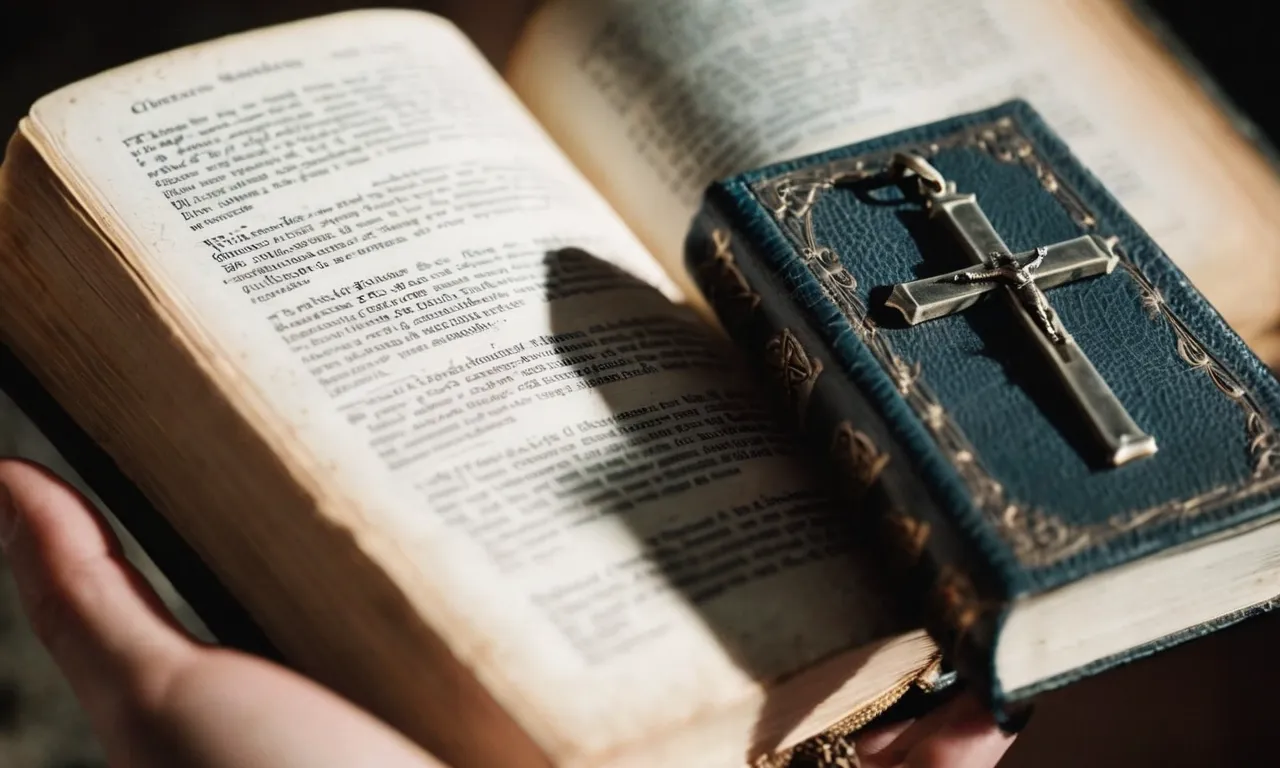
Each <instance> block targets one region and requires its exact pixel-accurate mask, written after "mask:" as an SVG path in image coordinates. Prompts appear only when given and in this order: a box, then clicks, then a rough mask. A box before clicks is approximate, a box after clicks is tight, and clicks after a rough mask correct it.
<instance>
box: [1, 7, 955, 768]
mask: <svg viewBox="0 0 1280 768" xmlns="http://www.w3.org/2000/svg"><path fill="white" fill-rule="evenodd" d="M25 130H26V131H27V133H28V134H29V135H30V137H31V139H32V141H33V142H34V143H35V144H36V145H37V146H38V147H41V148H42V152H43V153H44V154H45V156H46V157H47V158H49V159H50V161H51V162H52V163H53V164H54V166H55V169H56V170H57V171H58V172H59V173H60V174H61V175H63V176H64V178H65V179H66V180H67V181H68V184H69V185H70V187H71V188H72V189H73V191H75V192H76V194H77V196H78V197H79V200H80V203H81V204H82V205H83V206H84V207H85V209H86V210H87V211H88V213H89V215H90V216H91V217H92V218H93V219H94V220H95V223H96V224H97V225H98V226H99V227H101V228H102V230H103V231H104V232H105V233H107V235H108V236H109V237H110V238H111V239H112V240H113V241H114V242H116V243H117V244H118V245H119V246H120V248H121V250H122V252H123V256H124V258H125V259H127V260H128V262H129V267H130V268H131V269H133V270H136V272H137V273H139V274H140V275H141V276H142V278H143V280H144V281H145V283H146V285H147V287H148V288H149V289H150V290H152V291H154V292H155V293H156V295H157V296H158V297H159V299H160V300H162V301H163V302H165V303H166V304H167V305H168V306H170V307H171V308H172V310H173V312H174V314H175V316H176V318H177V322H179V323H180V324H181V325H182V328H183V330H184V332H185V333H187V334H190V335H191V336H192V337H194V338H196V339H198V341H199V345H200V347H201V348H203V349H204V350H206V354H207V355H208V356H209V357H210V360H211V361H212V363H211V364H213V365H215V366H217V367H218V368H219V369H221V370H222V371H223V372H224V373H225V374H226V375H227V376H228V377H232V378H234V379H236V380H238V381H241V382H242V386H243V389H244V392H245V393H246V396H247V397H250V398H251V399H252V400H253V402H255V403H259V404H260V411H261V418H262V419H263V420H264V425H267V426H269V428H271V429H275V430H283V431H285V433H287V434H289V435H291V436H292V437H293V440H292V445H293V450H296V451H297V452H298V454H299V456H302V457H304V458H305V461H300V462H299V464H300V465H304V466H313V467H320V468H323V470H322V471H323V474H324V476H323V478H321V481H322V482H324V483H326V484H328V485H329V486H331V487H333V488H335V489H337V492H338V493H340V494H342V495H344V496H346V497H348V498H350V499H358V500H359V503H358V504H356V503H353V504H352V508H351V510H350V515H349V516H344V518H343V519H341V520H338V521H336V522H337V523H338V524H340V525H343V526H346V527H348V528H349V529H350V530H351V532H352V534H353V535H354V536H355V537H356V538H357V540H360V541H368V542H373V541H376V542H378V543H379V546H390V547H393V548H395V549H396V550H398V551H399V552H401V553H403V554H404V555H405V556H406V557H407V558H408V560H409V561H411V562H412V563H413V564H414V565H415V568H416V570H417V573H416V575H412V576H410V577H406V576H404V575H403V574H393V575H395V576H396V578H400V579H406V578H408V579H409V580H413V581H415V583H416V582H423V583H425V584H427V588H426V589H420V588H414V589H408V588H406V591H407V592H410V593H411V594H412V595H413V596H414V598H415V600H416V601H417V605H416V608H417V609H418V610H420V611H422V613H423V614H424V615H426V616H427V617H428V618H429V620H430V621H431V622H432V624H433V625H435V626H436V627H438V628H439V630H440V633H441V634H442V636H443V637H444V639H445V640H446V642H447V643H448V644H449V645H450V647H451V649H452V651H453V652H454V654H455V655H457V656H458V657H459V658H460V659H461V660H462V661H463V662H464V663H466V664H469V665H471V666H472V667H473V668H474V670H475V672H476V674H477V675H478V677H479V678H480V680H481V681H482V682H483V683H484V684H485V685H486V687H488V688H489V689H490V690H491V691H493V693H494V695H495V696H496V697H497V698H498V700H499V702H500V703H501V704H503V705H504V706H505V707H506V708H507V709H508V710H509V711H510V712H511V714H512V715H513V716H514V717H515V718H516V719H517V720H519V721H520V722H521V724H522V725H523V726H524V728H525V729H526V730H527V731H528V732H529V733H531V734H532V735H533V736H534V738H535V739H536V740H537V741H538V742H539V744H541V745H542V746H543V747H544V748H545V749H547V751H548V752H549V754H550V755H551V756H552V757H553V758H554V759H564V760H568V759H570V758H571V757H572V758H581V757H582V756H584V755H595V756H599V755H603V754H606V753H610V752H611V751H619V750H623V749H625V748H626V747H628V745H635V744H637V743H639V742H640V741H641V740H646V741H647V742H650V743H653V744H658V742H660V740H661V737H663V736H665V737H668V738H670V739H672V740H673V744H675V743H676V742H679V741H680V740H684V742H681V743H686V745H687V744H692V743H694V741H696V740H697V739H698V738H699V737H698V734H699V733H705V734H711V736H712V738H713V740H714V743H716V744H718V745H722V746H723V747H724V748H726V749H730V750H736V752H735V753H734V754H733V756H735V757H738V758H740V757H741V756H742V755H743V754H744V747H743V745H744V744H746V743H750V742H751V741H752V740H753V739H754V740H759V739H762V738H764V739H766V740H773V741H774V742H779V741H783V740H786V739H791V740H794V738H795V735H794V734H791V731H792V730H794V729H795V728H797V727H798V725H797V723H798V721H799V720H800V719H802V717H801V716H802V715H804V714H805V713H800V714H797V715H795V716H790V715H787V713H779V712H777V711H772V712H770V711H768V707H769V702H768V699H767V694H766V691H765V690H764V688H763V683H764V682H767V681H771V680H774V679H776V678H778V677H780V676H783V675H786V674H788V673H791V672H794V671H796V670H798V669H800V668H802V667H805V666H806V665H809V664H811V663H813V662H815V661H818V660H820V659H824V658H829V657H831V655H832V654H833V653H835V652H837V651H841V650H843V649H848V648H853V647H858V646H865V645H866V644H867V643H870V642H871V641H873V640H877V639H888V638H893V637H895V636H898V635H897V633H899V631H900V628H899V627H898V626H897V625H896V624H895V623H894V622H893V620H891V619H890V618H889V616H890V612H889V611H887V610H886V609H885V608H884V607H883V606H882V605H881V604H880V598H879V597H878V596H877V595H878V594H880V593H878V592H876V591H874V590H872V589H871V588H870V586H869V580H868V577H867V576H866V575H865V574H864V572H863V571H862V569H861V567H860V566H859V565H858V564H857V562H856V561H855V558H854V557H853V556H852V554H851V550H850V548H849V547H848V546H846V545H845V544H844V543H843V542H841V539H840V537H841V536H842V535H843V531H842V530H834V529H833V527H832V526H833V521H835V520H837V519H838V518H837V516H834V515H831V514H829V513H828V511H827V509H826V507H825V505H824V501H823V497H822V496H821V494H820V493H819V492H818V491H817V490H816V488H815V486H814V485H813V484H812V483H811V481H810V479H809V477H808V476H807V474H806V473H805V472H804V471H803V470H802V468H801V466H800V464H799V462H798V461H796V460H795V458H794V457H793V448H792V446H791V445H790V443H789V442H788V440H787V438H786V437H785V436H783V435H781V434H778V433H777V432H776V430H775V427H774V424H775V420H774V417H773V414H771V413H770V412H769V411H768V410H767V409H766V408H765V407H763V406H762V405H761V403H760V402H759V401H758V400H757V398H756V396H755V392H754V389H753V388H752V387H750V386H749V385H744V377H743V376H742V375H741V374H740V372H739V371H738V370H737V368H736V363H735V362H734V360H733V359H732V358H731V357H730V356H729V355H728V353H727V352H726V349H725V347H724V344H725V342H724V341H722V340H721V339H720V338H719V337H718V336H716V335H714V334H713V333H712V332H711V331H710V330H709V328H708V327H706V326H704V325H703V324H702V323H701V322H700V321H699V319H698V318H697V317H696V316H695V315H694V313H693V311H692V310H690V309H689V308H688V307H685V306H682V305H681V304H680V303H679V299H680V298H681V297H680V291H679V289H678V288H677V287H676V286H674V285H673V284H672V281H671V280H670V279H669V278H668V277H666V276H665V275H664V274H663V272H662V270H661V269H660V268H659V266H658V264H657V263H656V262H655V261H654V260H653V259H652V258H651V257H650V256H649V255H648V254H647V252H646V251H645V249H644V248H643V247H642V246H641V245H640V243H639V242H638V241H637V240H636V239H635V238H634V237H633V236H632V235H631V234H630V232H629V230H628V229H627V228H626V227H625V225H623V224H622V222H621V221H620V220H619V218H618V217H617V216H616V215H615V214H614V212H613V211H612V210H611V208H610V207H609V205H608V204H606V203H605V202H604V200H603V199H602V198H601V197H600V196H599V195H598V194H597V193H596V192H595V191H594V190H593V189H592V188H591V187H590V185H589V184H588V183H587V182H586V181H585V180H584V179H583V177H582V176H581V175H580V174H579V173H578V172H577V171H576V170H575V169H574V167H573V166H572V165H571V164H570V163H569V162H568V160H567V159H566V158H564V156H563V155H561V154H560V152H559V151H558V150H557V149H556V148H555V146H554V144H553V143H552V142H551V141H550V140H549V139H548V138H547V137H546V136H545V135H544V134H543V133H542V131H541V130H540V129H539V128H538V126H537V124H536V123H535V122H534V121H533V120H532V119H531V118H530V117H529V116H528V114H527V113H526V112H525V111H524V109H523V108H522V106H521V105H520V104H519V102H518V101H517V100H516V99H515V97H514V96H513V95H512V94H510V92H509V91H508V90H507V89H506V87H505V85H504V84H503V83H502V82H501V80H500V79H499V78H498V77H497V75H496V73H494V72H493V71H492V70H491V69H489V68H488V66H487V65H486V64H484V62H483V60H482V59H481V58H480V57H479V55H478V54H477V53H476V52H475V51H474V50H473V49H472V48H471V47H470V46H469V44H468V43H467V42H466V40H465V39H464V38H463V37H462V36H461V35H460V34H459V33H458V32H457V31H456V30H455V29H453V28H452V27H451V26H449V25H448V24H446V23H444V22H441V21H439V20H437V19H435V18H433V17H430V16H427V15H423V14H417V13H408V12H392V11H380V12H359V13H352V14H345V15H342V16H338V17H327V18H322V19H318V20H314V21H309V22H302V23H299V24H295V25H290V26H287V27H281V28H274V29H270V30H265V31H260V32H255V33H252V34H249V35H245V36H240V37H235V38H228V39H226V40H221V41H215V42H213V43H208V44H204V45H201V46H197V47H195V48H191V49H184V50H180V51H177V52H174V53H170V54H166V55H164V56H162V57H157V58H154V59H149V60H146V61H143V62H139V63H136V64H133V65H130V66H127V67H124V68H121V69H118V70H114V71H112V72H108V73H105V74H103V75H100V76H97V77H95V78H92V79H90V80H88V81H85V82H82V83H78V84H76V85H73V86H70V87H68V88H65V89H63V90H61V91H58V92H56V93H54V94H52V95H50V96H48V97H46V98H44V99H42V100H41V101H40V102H38V103H37V104H36V106H35V107H34V108H33V110H32V117H31V121H30V123H29V124H28V125H27V126H26V128H25ZM673 300H675V301H673ZM267 426H264V428H267ZM229 514H230V513H229ZM376 549H377V547H369V550H370V551H373V550H376ZM782 628H785V629H782ZM899 637H900V639H898V640H887V641H886V644H884V645H883V647H882V649H881V650H882V652H883V653H885V654H897V656H896V657H895V658H897V662H896V669H897V670H899V671H901V670H904V669H906V670H909V669H910V668H911V665H912V664H916V665H920V664H923V663H924V662H925V661H926V660H927V659H928V658H929V656H930V654H931V653H932V647H931V644H930V643H929V641H928V640H927V639H925V638H924V637H923V636H922V635H921V634H920V633H918V632H917V633H911V634H908V635H905V636H899ZM837 658H838V657H837ZM864 661H865V659H864ZM856 668H857V665H852V666H850V665H849V664H845V665H844V666H843V667H842V666H841V665H840V664H838V663H837V664H836V665H835V666H833V667H830V669H831V670H834V671H833V672H832V675H831V677H832V679H831V680H828V681H823V682H822V683H821V684H820V685H818V687H819V688H821V687H822V685H828V686H830V685H839V684H841V683H843V681H844V679H845V678H847V677H848V676H849V675H850V674H851V673H852V670H853V669H856ZM893 682H894V680H893V679H883V680H880V679H872V680H870V682H869V683H868V684H869V685H872V686H873V687H874V686H883V688H887V687H889V686H890V685H892V683H893ZM811 688H812V686H811ZM883 688H882V689H883ZM830 692H831V691H830V689H829V688H828V690H826V693H830ZM824 695H825V694H824ZM811 698H813V701H810V702H808V703H809V704H811V705H812V704H814V703H815V702H816V701H820V700H821V699H822V695H816V696H814V697H811ZM826 714H827V716H828V717H834V716H838V715H839V714H840V713H839V712H828V713H826ZM762 720H768V721H769V722H770V723H774V721H777V722H776V724H775V725H771V726H770V727H775V726H776V730H777V733H775V734H768V733H765V734H763V735H762V733H761V732H760V723H761V721H762ZM821 725H825V723H819V724H816V725H815V724H810V726H811V730H810V732H812V728H813V727H819V726H821ZM810 726H806V727H810ZM788 734H791V735H788ZM691 740H692V741H691ZM680 748H682V747H679V746H672V747H671V749H672V750H678V749H680ZM670 754H672V755H674V754H676V752H675V751H672V752H671V753H670ZM710 757H711V755H709V754H708V758H710ZM706 764H714V761H713V760H710V759H709V761H708V762H707V763H706Z"/></svg>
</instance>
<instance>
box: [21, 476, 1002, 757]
mask: <svg viewBox="0 0 1280 768" xmlns="http://www.w3.org/2000/svg"><path fill="white" fill-rule="evenodd" d="M0 546H2V547H3V550H4V553H5V556H6V558H7V559H8V561H9V564H10V568H11V570H12V572H13V575H14V579H15V581H16V583H17V587H18V593H19V595H20V597H21V600H22V606H23V610H24V611H25V613H26V616H27V618H28V620H29V621H30V622H31V625H32V626H33V627H34V629H35V631H36V633H37V635H38V636H39V638H40V640H41V642H42V643H43V644H44V646H45V647H46V648H47V649H48V650H49V653H50V654H51V655H52V656H53V659H54V660H55V661H56V662H57V664H58V666H59V668H60V669H61V670H62V672H63V674H64V675H65V676H66V678H67V680H68V681H70V683H71V687H72V689H73V691H74V692H75V695H76V697H77V698H78V699H79V701H80V704H81V705H82V706H83V707H84V710H85V712H86V713H88V716H89V719H90V721H91V723H92V725H93V728H94V731H95V732H96V733H97V735H98V737H99V739H100V740H101V742H102V744H103V746H104V748H105V750H106V753H107V757H108V760H109V761H110V764H111V765H112V766H114V767H116V768H170V767H171V766H175V765H182V766H189V767H190V768H295V767H296V768H330V767H332V768H339V767H341V768H362V767H364V766H368V768H442V766H443V765H444V764H443V763H441V762H440V761H438V760H436V759H434V758H432V757H431V756H430V755H428V754H427V753H426V752H424V751H422V750H421V749H420V748H418V747H417V746H415V745H414V744H412V743H411V742H409V741H408V740H407V739H405V738H404V737H403V736H401V735H400V734H399V733H397V732H396V731H394V730H392V729H391V728H390V727H388V726H386V725H384V724H383V723H381V722H380V721H378V720H377V719H375V718H374V717H372V716H371V715H369V714H367V713H366V712H364V711H363V710H361V709H359V708H358V707H356V706H354V705H353V704H351V703H349V702H347V701H346V700H344V699H342V698H341V697H339V696H337V695H336V694H334V693H332V692H330V691H328V690H326V689H325V688H323V687H321V686H319V685H317V684H316V683H314V682H312V681H310V680H308V679H306V678H305V677H302V676H301V675H298V674H296V673H294V672H292V671H289V670H287V669H285V668H283V667H280V666H277V665H275V664H271V663H269V662H266V661H263V660H262V659H258V658H255V657H253V656H248V655H246V654H242V653H238V652H236V651H231V650H227V649H224V648H218V647H213V646H209V645H204V644H202V643H199V642H197V641H196V640H194V639H193V638H192V637H190V636H189V635H187V634H186V633H185V632H184V631H183V630H182V629H181V628H180V627H179V626H178V624H177V622H176V621H174V619H173V617H172V616H170V615H169V614H168V612H167V611H166V610H165V608H164V606H163V605H162V604H161V602H160V600H159V599H158V598H157V597H156V595H155V593H154V592H152V590H151V588H150V587H149V586H148V585H147V583H146V582H145V581H144V580H143V578H142V577H141V576H140V575H139V574H138V572H137V571H136V570H134V568H133V566H131V565H130V564H129V563H128V562H127V561H126V560H125V559H124V557H123V556H122V554H121V551H120V546H119V543H118V542H117V541H116V539H115V536H114V534H112V532H111V530H110V528H109V527H108V526H107V525H106V523H105V522H104V521H103V519H102V517H101V516H100V515H99V514H98V513H97V511H96V510H94V509H93V508H92V507H91V506H90V505H89V504H88V503H87V502H86V501H85V499H84V498H83V497H81V496H80V495H79V494H77V493H76V492H75V491H74V490H72V489H71V488H69V487H68V486H67V485H65V484H63V483H62V482H60V481H59V480H57V479H56V478H55V477H54V476H53V475H52V474H50V473H49V472H48V471H47V470H45V469H43V468H41V467H37V466H35V465H33V464H30V463H27V462H23V461H18V460H0ZM1012 741H1013V738H1012V737H1011V736H1006V735H1005V734H1002V733H1001V732H1000V731H999V730H998V729H997V728H996V727H995V725H994V723H993V722H992V721H991V719H990V716H989V715H987V714H986V713H985V712H984V710H983V709H982V708H981V706H980V705H978V703H977V702H976V701H974V700H972V699H969V698H964V697H962V698H958V699H956V700H954V701H952V702H951V703H950V704H948V705H947V706H945V707H942V708H940V709H938V710H936V711H934V712H933V713H931V714H929V715H927V716H925V717H923V718H921V719H919V720H917V721H913V722H907V723H902V724H897V725H893V726H889V727H886V728H882V729H880V730H877V731H874V732H871V733H868V734H866V735H864V736H862V737H861V738H860V740H859V742H858V749H859V754H860V756H861V757H862V765H863V766H865V767H866V768H890V767H893V766H908V767H909V768H991V766H994V765H995V764H996V763H997V762H998V761H999V760H1000V757H1001V756H1002V755H1003V754H1004V752H1005V751H1006V750H1007V749H1008V748H1009V745H1010V744H1011V743H1012Z"/></svg>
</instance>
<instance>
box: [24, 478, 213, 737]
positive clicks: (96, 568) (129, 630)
mask: <svg viewBox="0 0 1280 768" xmlns="http://www.w3.org/2000/svg"><path fill="white" fill-rule="evenodd" d="M0 547H3V550H4V552H5V555H6V556H7V558H8V560H9V563H10V568H11V570H12V572H13V576H14V581H15V583H16V585H17V588H18V595H19V599H20V600H21V603H22V607H23V610H24V612H25V613H26V615H27V617H28V619H29V620H30V622H31V625H32V627H33V629H34V630H35V632H36V635H37V636H38V637H39V638H40V641H41V642H42V643H43V644H44V646H45V647H46V648H47V649H48V651H49V653H50V655H52V656H53V659H54V661H55V662H56V663H57V664H58V666H59V668H60V669H61V670H62V673H63V675H65V676H66V678H67V679H68V681H70V683H71V686H72V689H73V690H74V691H75V694H76V697H77V698H78V699H79V700H80V702H81V704H82V705H83V706H84V707H85V710H86V711H87V713H88V715H89V717H90V719H91V721H92V722H93V724H94V726H95V730H96V731H97V732H98V733H99V734H103V735H104V736H107V737H108V738H109V734H111V733H114V732H117V731H118V728H117V727H116V726H117V725H118V723H116V722H115V721H114V720H115V718H117V717H119V716H120V715H121V713H122V712H124V711H126V710H127V709H128V707H127V706H126V705H127V703H128V702H127V699H131V698H135V697H136V695H137V693H138V692H139V691H140V690H145V689H146V688H147V687H149V686H154V685H162V684H163V680H161V679H159V678H160V676H162V675H164V674H166V672H167V671H168V670H171V669H175V668H177V667H179V666H181V665H182V664H183V663H184V662H185V660H186V658H187V657H188V656H189V655H190V654H193V653H194V652H195V650H196V648H197V646H196V643H195V642H194V641H193V640H192V639H191V638H190V637H188V636H187V635H186V634H185V633H184V632H183V631H182V630H181V629H180V628H179V627H178V626H177V624H176V622H175V621H174V620H173V618H172V617H171V616H170V615H169V614H168V612H167V611H166V610H165V608H164V606H163V604H162V603H161V602H160V600H159V598H158V597H157V596H156V594H155V593H154V591H152V589H151V587H150V586H149V585H148V584H147V583H146V582H145V581H144V580H143V579H142V577H141V576H140V575H139V574H138V573H137V571H135V570H134V569H133V567H132V566H131V565H130V564H129V563H128V562H127V561H126V560H125V559H124V557H123V554H122V552H121V550H120V545H119V542H118V541H117V539H116V538H115V536H114V534H113V533H112V532H111V530H110V528H109V527H108V526H107V524H106V522H105V521H104V520H103V519H102V517H101V516H99V515H98V514H97V513H96V512H95V511H94V510H93V509H92V508H91V506H90V505H89V504H88V502H86V500H85V499H84V497H82V496H81V495H80V494H78V493H77V492H76V491H74V490H72V489H71V488H70V487H69V486H67V485H66V484H64V483H62V482H61V481H59V480H58V479H56V478H55V477H54V476H53V475H52V474H51V473H50V472H49V471H48V470H45V469H43V468H41V467H38V466H36V465H34V464H30V463H27V462H24V461H16V460H0Z"/></svg>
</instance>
